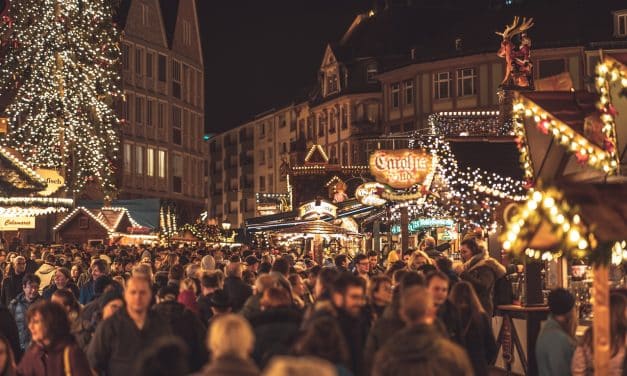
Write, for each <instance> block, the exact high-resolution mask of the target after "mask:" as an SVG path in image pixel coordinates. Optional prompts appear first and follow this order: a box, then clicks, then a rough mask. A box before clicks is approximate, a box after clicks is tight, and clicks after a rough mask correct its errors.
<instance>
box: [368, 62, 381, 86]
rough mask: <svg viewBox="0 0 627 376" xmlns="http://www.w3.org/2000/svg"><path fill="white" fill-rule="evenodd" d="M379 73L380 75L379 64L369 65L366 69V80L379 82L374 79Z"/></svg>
mask: <svg viewBox="0 0 627 376" xmlns="http://www.w3.org/2000/svg"><path fill="white" fill-rule="evenodd" d="M377 73H379V70H378V69H377V64H376V63H371V64H368V66H367V67H366V79H367V80H368V82H371V83H372V82H377V79H376V78H375V77H374V76H376V75H377Z"/></svg>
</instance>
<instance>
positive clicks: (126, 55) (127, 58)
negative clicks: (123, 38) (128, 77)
mask: <svg viewBox="0 0 627 376" xmlns="http://www.w3.org/2000/svg"><path fill="white" fill-rule="evenodd" d="M121 49H122V68H123V69H124V70H129V69H131V46H129V45H128V44H126V43H122V48H121Z"/></svg>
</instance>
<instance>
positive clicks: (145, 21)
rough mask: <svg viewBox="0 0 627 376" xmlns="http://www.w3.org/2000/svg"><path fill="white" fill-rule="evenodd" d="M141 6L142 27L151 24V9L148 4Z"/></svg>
mask: <svg viewBox="0 0 627 376" xmlns="http://www.w3.org/2000/svg"><path fill="white" fill-rule="evenodd" d="M140 5H141V13H142V25H144V26H147V25H148V23H149V22H150V14H149V9H148V6H147V5H146V4H140Z"/></svg>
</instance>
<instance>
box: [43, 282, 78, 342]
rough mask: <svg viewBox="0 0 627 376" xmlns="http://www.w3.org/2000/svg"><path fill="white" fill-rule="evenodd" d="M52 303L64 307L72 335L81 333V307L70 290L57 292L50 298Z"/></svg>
mask: <svg viewBox="0 0 627 376" xmlns="http://www.w3.org/2000/svg"><path fill="white" fill-rule="evenodd" d="M50 301H51V302H53V303H56V304H58V305H60V306H61V307H63V310H65V312H66V313H67V318H68V321H69V322H70V331H71V333H72V334H74V335H75V334H76V333H78V332H79V331H80V327H81V321H80V318H79V315H80V313H81V305H80V304H78V300H76V297H75V296H74V294H72V293H71V292H70V290H57V291H55V292H54V294H52V296H51V297H50Z"/></svg>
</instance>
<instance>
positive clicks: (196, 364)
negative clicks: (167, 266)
mask: <svg viewBox="0 0 627 376" xmlns="http://www.w3.org/2000/svg"><path fill="white" fill-rule="evenodd" d="M178 295H179V297H180V293H178ZM152 309H153V310H154V311H155V312H157V313H158V314H159V315H160V316H161V318H163V319H164V320H165V321H167V322H168V324H169V325H170V328H171V329H172V333H173V334H174V335H175V336H177V337H179V338H180V339H181V340H182V341H183V342H184V343H186V344H187V346H188V350H189V351H188V353H189V366H190V370H191V371H198V370H199V369H200V368H201V367H202V365H203V364H205V362H206V361H207V353H206V351H205V349H204V338H205V332H206V331H207V328H206V326H205V325H204V324H203V323H202V322H201V321H200V319H199V318H198V317H197V315H196V314H195V313H194V312H193V311H191V310H190V309H189V308H188V307H186V306H185V305H184V304H182V303H180V302H178V301H177V291H176V289H175V288H174V287H173V286H166V287H162V288H161V289H159V292H158V293H157V304H156V305H155V306H154V307H153V308H152Z"/></svg>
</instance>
